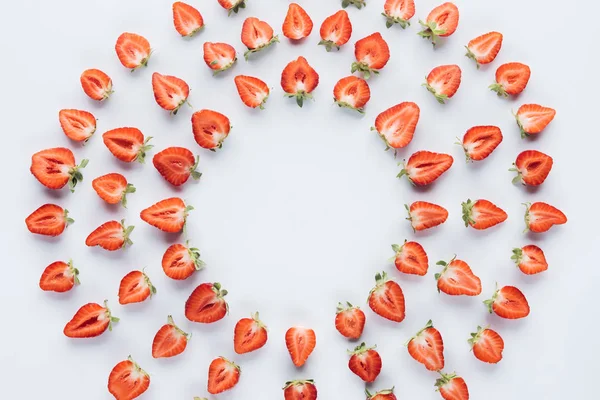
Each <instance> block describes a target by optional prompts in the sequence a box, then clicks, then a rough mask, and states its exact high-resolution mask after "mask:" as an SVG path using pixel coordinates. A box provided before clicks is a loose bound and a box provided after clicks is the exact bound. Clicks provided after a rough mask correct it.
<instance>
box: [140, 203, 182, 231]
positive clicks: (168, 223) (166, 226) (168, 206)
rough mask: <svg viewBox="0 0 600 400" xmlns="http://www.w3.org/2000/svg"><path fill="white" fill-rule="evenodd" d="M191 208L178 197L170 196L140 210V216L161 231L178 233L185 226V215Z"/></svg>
mask: <svg viewBox="0 0 600 400" xmlns="http://www.w3.org/2000/svg"><path fill="white" fill-rule="evenodd" d="M193 209H194V207H192V206H189V205H188V206H186V204H185V202H184V201H183V200H181V199H180V198H179V197H171V198H168V199H164V200H161V201H159V202H158V203H156V204H153V205H151V206H150V207H148V208H146V209H144V210H142V212H140V218H141V219H142V220H143V221H145V222H147V223H148V224H150V225H152V226H154V227H155V228H158V229H160V230H161V231H163V232H170V233H178V232H181V231H182V230H183V229H184V228H185V223H186V220H187V216H188V214H189V212H190V211H191V210H193Z"/></svg>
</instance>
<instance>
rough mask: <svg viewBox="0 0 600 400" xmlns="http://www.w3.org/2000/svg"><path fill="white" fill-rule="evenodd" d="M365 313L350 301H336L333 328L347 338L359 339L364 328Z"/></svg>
mask: <svg viewBox="0 0 600 400" xmlns="http://www.w3.org/2000/svg"><path fill="white" fill-rule="evenodd" d="M365 322H366V317H365V313H364V312H363V311H362V310H361V309H360V308H359V307H355V306H353V305H352V304H351V303H350V302H346V304H345V305H344V304H342V303H338V306H337V309H336V313H335V329H337V331H338V332H339V333H340V334H341V335H342V336H344V337H345V338H348V339H359V338H360V337H361V336H362V333H363V330H364V329H365Z"/></svg>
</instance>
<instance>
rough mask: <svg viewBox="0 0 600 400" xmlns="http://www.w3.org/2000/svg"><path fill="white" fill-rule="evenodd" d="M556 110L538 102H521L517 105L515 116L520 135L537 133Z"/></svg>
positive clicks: (548, 121)
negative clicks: (520, 104)
mask: <svg viewBox="0 0 600 400" xmlns="http://www.w3.org/2000/svg"><path fill="white" fill-rule="evenodd" d="M555 115H556V111H555V110H554V109H553V108H550V107H542V106H540V105H538V104H523V105H522V106H521V107H519V110H518V111H517V114H516V115H515V118H516V119H517V125H519V129H521V137H522V138H524V137H526V136H530V135H537V134H538V133H540V132H541V131H543V130H544V128H545V127H546V126H548V124H549V123H550V122H552V120H553V119H554V116H555Z"/></svg>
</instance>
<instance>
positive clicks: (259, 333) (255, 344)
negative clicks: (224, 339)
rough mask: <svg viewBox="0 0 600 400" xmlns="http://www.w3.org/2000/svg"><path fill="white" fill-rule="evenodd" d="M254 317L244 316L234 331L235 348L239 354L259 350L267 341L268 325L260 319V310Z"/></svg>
mask: <svg viewBox="0 0 600 400" xmlns="http://www.w3.org/2000/svg"><path fill="white" fill-rule="evenodd" d="M251 317H252V318H242V319H240V320H239V321H238V322H237V324H235V329H234V332H233V349H234V350H235V352H236V353H237V354H245V353H250V352H252V351H255V350H258V349H260V348H261V347H263V346H264V345H265V344H266V343H267V339H268V334H267V327H266V325H265V324H264V323H263V322H262V321H261V320H260V319H259V317H258V312H256V313H253V314H252V316H251Z"/></svg>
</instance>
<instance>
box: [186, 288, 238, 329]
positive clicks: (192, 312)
mask: <svg viewBox="0 0 600 400" xmlns="http://www.w3.org/2000/svg"><path fill="white" fill-rule="evenodd" d="M225 296H227V290H225V289H221V284H220V283H218V282H215V283H203V284H201V285H200V286H198V287H197V288H196V289H194V291H193V292H192V294H190V297H188V299H187V301H186V302H185V317H186V318H187V319H189V320H190V321H192V322H200V323H203V324H211V323H213V322H216V321H219V320H221V319H223V317H225V315H227V313H228V312H229V306H228V305H227V302H226V301H225V299H224V297H225Z"/></svg>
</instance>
